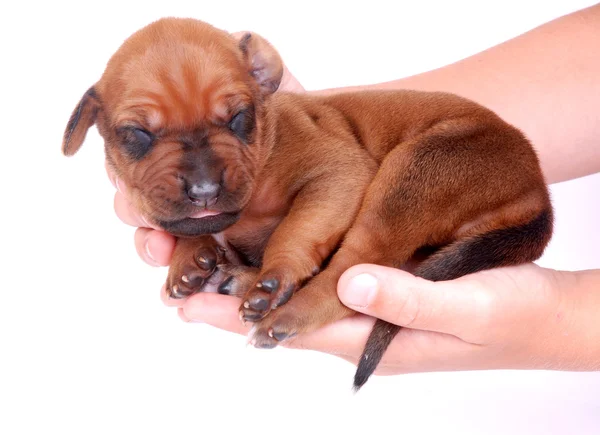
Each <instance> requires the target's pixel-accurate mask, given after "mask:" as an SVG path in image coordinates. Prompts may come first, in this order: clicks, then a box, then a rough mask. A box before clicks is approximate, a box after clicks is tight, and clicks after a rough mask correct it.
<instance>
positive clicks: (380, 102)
mask: <svg viewBox="0 0 600 435" xmlns="http://www.w3.org/2000/svg"><path fill="white" fill-rule="evenodd" d="M281 76H282V63H281V60H280V58H279V56H278V54H277V53H276V51H275V50H274V49H273V48H272V47H271V46H270V45H269V44H268V43H267V42H266V41H264V40H263V39H262V38H260V37H259V36H257V35H252V34H249V33H248V34H245V36H243V37H242V38H241V39H236V38H234V37H232V36H231V35H229V34H227V33H225V32H223V31H220V30H217V29H215V28H214V27H212V26H210V25H208V24H205V23H203V22H200V21H196V20H191V19H163V20H160V21H158V22H156V23H153V24H151V25H149V26H147V27H145V28H144V29H142V30H140V31H138V32H137V33H135V34H134V35H133V36H131V37H130V38H129V39H128V40H127V41H126V42H125V43H124V44H123V45H122V46H121V48H120V49H119V50H118V51H117V53H116V54H115V55H114V56H113V57H112V58H111V60H110V61H109V63H108V65H107V68H106V71H105V72H104V75H103V76H102V78H101V79H100V81H99V82H98V83H97V84H96V85H94V86H93V87H92V88H90V89H89V90H88V91H87V92H86V93H85V95H84V96H83V98H82V100H81V101H80V103H79V104H78V105H77V107H76V109H75V111H74V112H73V115H72V116H71V119H70V120H69V123H68V125H67V128H66V131H65V137H64V142H63V152H64V153H65V154H67V155H72V154H74V153H75V152H77V150H78V149H79V147H80V146H81V144H82V142H83V140H84V137H85V134H86V131H87V130H88V128H89V127H90V126H91V125H92V124H94V123H95V124H96V125H97V127H98V130H99V132H100V134H101V135H102V136H103V137H104V139H105V141H106V157H107V160H108V162H109V164H110V165H111V167H112V168H113V170H114V171H115V172H116V174H117V175H118V176H119V177H120V178H122V179H123V180H124V182H125V183H126V184H127V185H128V186H130V187H131V192H132V199H133V201H134V202H135V204H136V206H137V207H138V208H139V209H140V210H141V211H142V212H143V213H144V215H145V216H147V217H148V218H149V220H150V221H151V222H152V223H154V224H156V225H158V226H160V227H162V228H164V229H165V230H166V231H169V232H171V233H173V234H175V235H177V236H180V239H179V241H178V243H177V246H176V252H175V255H174V259H173V264H172V266H171V269H170V271H169V277H168V282H167V286H168V289H169V291H170V294H171V296H172V297H185V296H187V295H189V294H191V293H193V292H196V291H219V292H221V293H227V294H235V295H238V296H243V302H242V305H241V307H240V317H241V319H242V320H243V321H250V322H256V323H255V326H254V328H253V329H252V332H251V341H252V343H253V344H254V345H256V346H258V347H274V346H276V345H277V343H278V342H281V341H282V340H285V339H286V338H289V337H291V336H293V335H295V334H297V333H303V332H307V331H310V330H314V329H316V328H319V327H321V326H323V325H325V324H327V323H330V322H333V321H336V320H339V319H342V318H344V317H346V316H349V315H351V314H353V312H352V311H351V310H349V309H348V308H346V307H344V306H343V305H342V304H341V303H340V302H339V300H338V298H337V295H336V285H337V281H338V278H339V277H340V275H341V274H342V273H343V272H344V271H345V270H346V269H348V268H349V267H350V266H352V265H355V264H358V263H377V264H382V265H387V266H392V267H401V266H403V265H405V264H406V263H407V262H408V261H409V260H410V259H413V258H416V257H417V255H416V254H423V253H425V259H424V260H421V261H420V263H419V264H418V265H417V267H416V269H414V273H415V274H416V275H417V276H420V277H423V278H426V279H430V280H447V279H453V278H457V277H459V276H462V275H465V274H468V273H471V272H476V271H479V270H483V269H489V268H492V267H498V266H505V265H514V264H519V263H524V262H529V261H532V260H535V259H537V258H538V257H539V256H540V255H541V254H542V252H543V250H544V248H545V246H546V244H547V242H548V241H549V239H550V236H551V232H552V209H551V205H550V201H549V197H548V192H547V189H546V186H545V183H544V179H543V177H542V173H541V171H540V168H539V164H538V160H537V157H536V155H535V153H534V151H533V149H532V147H531V146H530V144H529V142H528V141H527V139H526V138H525V137H524V136H523V135H522V134H521V133H520V132H519V131H518V130H517V129H515V128H513V127H511V126H510V125H508V124H507V123H505V122H504V121H502V120H501V119H500V118H499V117H498V116H496V115H495V114H494V113H492V112H491V111H489V110H487V109H485V108H483V107H481V106H479V105H477V104H475V103H473V102H470V101H467V100H465V99H462V98H459V97H457V96H454V95H449V94H443V93H422V92H414V91H395V92H362V93H347V94H340V95H334V96H328V97H316V96H308V95H296V94H285V93H275V94H274V93H273V92H274V91H275V90H276V89H277V87H278V85H279V81H280V80H281ZM300 287H302V288H301V291H300V292H298V294H297V295H296V296H294V298H292V299H291V300H290V298H291V297H292V295H293V294H294V292H296V290H298V289H299V288H300ZM399 329H400V328H399V327H398V326H393V325H390V324H387V323H385V322H382V321H378V322H377V323H376V325H375V327H374V329H373V332H372V334H371V336H370V337H369V340H368V342H367V345H366V349H365V353H364V355H363V358H362V359H361V361H360V363H359V367H358V371H357V375H356V377H355V386H356V387H357V388H359V387H360V386H361V385H362V384H364V382H366V380H367V379H368V377H369V376H370V374H371V373H372V372H373V371H374V370H375V368H376V366H377V363H378V362H379V361H380V359H381V357H382V355H383V352H384V351H385V349H386V348H387V346H388V345H389V343H390V341H391V340H392V338H393V337H394V336H395V335H396V333H397V332H398V330H399Z"/></svg>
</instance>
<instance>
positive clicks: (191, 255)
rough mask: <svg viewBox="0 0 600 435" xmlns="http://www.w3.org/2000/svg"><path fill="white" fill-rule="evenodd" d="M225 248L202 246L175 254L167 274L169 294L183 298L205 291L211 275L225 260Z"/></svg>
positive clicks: (172, 296) (175, 297)
mask: <svg viewBox="0 0 600 435" xmlns="http://www.w3.org/2000/svg"><path fill="white" fill-rule="evenodd" d="M224 252H225V250H224V248H222V247H220V246H218V245H214V246H201V247H199V248H196V249H195V250H194V251H193V252H182V251H181V250H180V251H179V252H177V251H176V253H175V254H174V256H173V262H172V264H171V267H170V268H169V274H168V276H167V285H166V286H167V294H168V295H169V297H171V298H174V299H182V298H185V297H187V296H190V295H192V294H194V293H196V292H199V291H203V287H204V286H205V285H206V284H207V283H208V279H209V277H211V275H213V274H214V273H215V271H216V270H217V266H218V265H219V264H220V263H222V262H223V261H225V260H224V255H223V254H224Z"/></svg>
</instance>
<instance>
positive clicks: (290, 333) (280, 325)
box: [248, 312, 306, 349]
mask: <svg viewBox="0 0 600 435" xmlns="http://www.w3.org/2000/svg"><path fill="white" fill-rule="evenodd" d="M302 323H303V321H302V317H296V316H294V315H293V314H291V313H283V314H281V315H279V313H278V312H274V313H271V314H270V315H269V316H268V317H266V318H264V319H263V320H261V321H259V322H258V323H256V324H255V325H254V326H253V327H252V329H251V330H250V332H249V333H248V343H249V344H251V345H252V346H254V347H256V348H259V349H272V348H274V347H276V346H278V345H279V344H280V343H282V342H284V341H286V340H288V339H290V338H292V337H294V336H296V335H297V334H299V333H300V332H304V330H305V329H306V328H305V325H303V324H302Z"/></svg>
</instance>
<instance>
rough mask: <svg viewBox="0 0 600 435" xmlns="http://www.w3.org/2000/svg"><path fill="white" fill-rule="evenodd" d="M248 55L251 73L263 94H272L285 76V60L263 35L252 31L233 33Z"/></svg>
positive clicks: (247, 59)
mask: <svg viewBox="0 0 600 435" xmlns="http://www.w3.org/2000/svg"><path fill="white" fill-rule="evenodd" d="M233 36H234V37H235V38H236V39H237V40H238V41H239V47H240V49H241V50H242V53H244V56H245V57H246V61H247V62H248V67H249V70H250V74H251V75H252V77H254V79H255V80H256V82H257V83H258V85H259V86H260V90H261V92H262V94H263V95H269V94H272V93H273V92H275V91H276V90H277V88H279V84H280V83H281V78H282V77H283V61H282V60H281V56H279V53H277V50H275V48H273V46H272V45H271V44H269V43H268V42H267V40H266V39H264V38H263V37H262V36H260V35H257V34H256V33H251V32H238V33H235V34H234V35H233Z"/></svg>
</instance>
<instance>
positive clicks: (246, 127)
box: [228, 107, 254, 144]
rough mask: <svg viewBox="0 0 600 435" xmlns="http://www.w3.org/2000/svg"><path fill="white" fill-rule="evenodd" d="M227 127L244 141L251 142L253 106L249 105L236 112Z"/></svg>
mask: <svg viewBox="0 0 600 435" xmlns="http://www.w3.org/2000/svg"><path fill="white" fill-rule="evenodd" d="M228 127H229V129H230V130H231V131H232V132H233V133H234V134H235V135H236V136H237V137H238V138H239V139H240V140H241V141H242V142H244V143H246V144H248V143H250V142H252V137H253V134H252V133H253V132H254V108H253V107H249V108H247V109H244V110H241V111H239V112H238V113H236V114H235V115H234V116H233V118H231V121H229V125H228Z"/></svg>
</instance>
